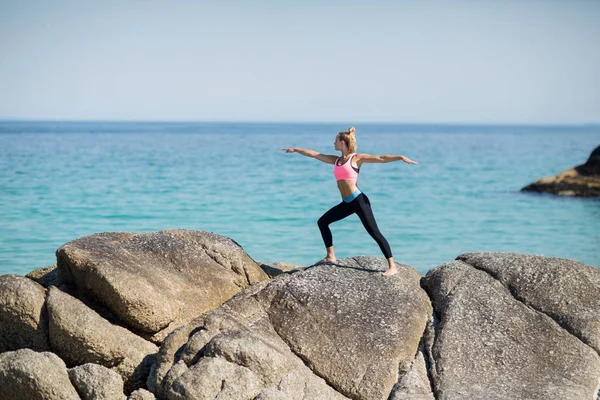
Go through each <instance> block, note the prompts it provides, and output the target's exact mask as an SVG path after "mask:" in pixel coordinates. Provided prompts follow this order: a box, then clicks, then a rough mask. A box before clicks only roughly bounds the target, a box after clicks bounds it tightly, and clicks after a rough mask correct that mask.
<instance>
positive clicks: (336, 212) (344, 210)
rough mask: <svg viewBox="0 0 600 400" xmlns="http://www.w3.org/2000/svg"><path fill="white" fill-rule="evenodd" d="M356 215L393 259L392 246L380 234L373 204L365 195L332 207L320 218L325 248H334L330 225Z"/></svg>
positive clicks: (386, 254)
mask: <svg viewBox="0 0 600 400" xmlns="http://www.w3.org/2000/svg"><path fill="white" fill-rule="evenodd" d="M354 213H356V215H358V218H360V221H361V222H362V224H363V226H364V227H365V229H366V230H367V232H368V233H369V235H371V237H372V238H373V239H375V241H376V242H377V244H378V245H379V248H380V249H381V251H382V252H383V255H384V256H385V258H390V257H392V250H390V245H389V244H388V242H387V240H385V238H384V237H383V235H382V234H381V232H379V228H378V227H377V222H375V217H374V216H373V210H372V209H371V202H370V201H369V198H368V197H367V195H366V194H364V193H361V194H359V195H358V197H356V198H355V199H354V200H352V201H351V202H350V203H346V202H345V201H342V202H341V203H340V204H338V205H337V206H334V207H332V208H331V209H330V210H329V211H327V212H326V213H325V214H323V216H322V217H321V218H319V221H318V222H317V224H318V225H319V229H320V230H321V236H323V242H325V247H331V246H333V236H332V235H331V230H330V229H329V224H332V223H334V222H336V221H339V220H341V219H344V218H346V217H347V216H349V215H352V214H354Z"/></svg>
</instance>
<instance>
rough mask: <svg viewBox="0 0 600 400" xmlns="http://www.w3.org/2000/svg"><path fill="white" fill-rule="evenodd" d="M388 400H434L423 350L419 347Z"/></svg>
mask: <svg viewBox="0 0 600 400" xmlns="http://www.w3.org/2000/svg"><path fill="white" fill-rule="evenodd" d="M389 400H435V397H434V396H433V393H432V388H431V383H430V382H429V378H428V376H427V365H426V362H425V350H424V348H423V346H422V345H420V346H419V351H418V353H417V356H416V357H415V359H414V360H413V363H412V365H411V366H410V369H409V370H408V372H406V373H405V374H404V376H403V377H402V378H401V380H400V381H399V382H398V383H396V385H395V386H394V389H393V390H392V393H391V395H390V397H389Z"/></svg>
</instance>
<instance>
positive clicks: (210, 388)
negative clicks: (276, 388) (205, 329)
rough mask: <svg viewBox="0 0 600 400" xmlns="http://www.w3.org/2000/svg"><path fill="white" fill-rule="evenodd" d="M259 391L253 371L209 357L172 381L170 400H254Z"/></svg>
mask: <svg viewBox="0 0 600 400" xmlns="http://www.w3.org/2000/svg"><path fill="white" fill-rule="evenodd" d="M259 392H260V379H259V378H258V377H257V376H256V375H255V374H254V373H253V372H252V371H251V370H250V369H248V368H246V367H243V366H240V365H236V364H233V363H230V362H227V361H225V360H222V359H220V358H212V357H206V358H202V359H201V360H200V361H199V362H198V363H197V364H195V365H194V366H192V367H191V368H190V369H188V370H187V371H186V372H184V373H183V374H181V376H180V377H179V378H177V379H176V380H175V381H174V382H173V385H172V386H171V388H170V389H169V392H168V393H167V399H169V400H175V399H177V400H212V399H252V398H254V397H255V396H256V395H258V393H259Z"/></svg>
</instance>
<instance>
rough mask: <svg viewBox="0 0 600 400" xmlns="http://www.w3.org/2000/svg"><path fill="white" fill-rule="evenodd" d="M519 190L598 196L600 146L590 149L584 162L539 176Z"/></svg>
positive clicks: (575, 195)
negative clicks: (588, 155) (564, 169)
mask: <svg viewBox="0 0 600 400" xmlns="http://www.w3.org/2000/svg"><path fill="white" fill-rule="evenodd" d="M521 191H523V192H538V193H548V194H553V195H557V196H567V197H568V196H572V197H600V146H598V147H596V148H595V149H594V151H592V154H590V157H589V158H588V160H587V161H586V162H585V164H581V165H578V166H576V167H573V168H570V169H568V170H566V171H563V172H561V173H559V174H558V175H555V176H547V177H545V178H541V179H539V180H537V181H535V182H532V183H530V184H529V185H527V186H525V187H523V188H522V189H521Z"/></svg>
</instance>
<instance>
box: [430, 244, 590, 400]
mask: <svg viewBox="0 0 600 400" xmlns="http://www.w3.org/2000/svg"><path fill="white" fill-rule="evenodd" d="M458 260H459V261H455V262H452V263H448V264H444V265H442V266H440V267H437V268H435V269H433V270H431V271H429V272H428V273H427V276H426V278H425V279H424V281H423V283H424V286H425V288H426V289H427V291H428V292H429V294H430V296H431V298H432V301H433V305H434V310H435V313H436V319H437V322H436V323H435V325H434V333H433V335H432V341H431V343H429V353H430V356H431V357H430V361H431V365H432V367H431V373H430V375H431V378H432V381H433V386H434V389H435V394H436V396H437V398H438V399H465V398H473V399H475V398H477V399H479V398H481V399H483V398H485V399H507V398H526V399H540V400H541V399H547V398H560V399H573V400H575V399H585V398H587V399H592V398H593V397H594V394H595V391H596V389H597V387H598V384H599V383H600V379H599V378H600V357H599V355H598V353H597V351H596V350H595V349H594V348H593V347H591V346H590V345H588V344H586V343H584V342H583V341H582V340H581V339H580V337H588V339H587V341H588V342H589V343H591V344H593V343H594V340H593V339H592V338H593V337H595V335H594V333H595V334H596V335H597V328H596V332H591V331H593V330H594V326H597V325H596V324H597V319H598V315H599V314H598V310H600V308H599V306H600V304H599V301H600V298H599V293H600V292H599V290H600V286H599V285H598V282H599V281H598V279H599V278H600V271H598V270H595V269H593V268H591V267H589V266H585V265H583V264H579V263H574V262H573V261H569V260H560V259H552V258H549V257H542V256H529V255H518V254H497V253H496V254H494V253H476V254H465V255H462V256H459V258H458ZM559 271H562V272H563V273H564V275H563V274H562V273H558V272H559ZM574 277H575V280H573V278H574ZM588 279H589V281H588V282H587V283H586V284H585V285H584V286H583V288H582V292H583V298H582V300H579V299H574V298H573V297H571V296H573V295H575V297H577V293H575V292H574V291H573V290H572V289H573V288H574V287H575V285H577V284H578V283H581V282H585V281H587V280H588ZM552 280H554V282H550V281H552ZM594 293H595V294H594ZM586 296H587V298H586ZM586 299H587V300H590V303H589V304H587V305H586V304H584V302H585V301H586ZM546 301H548V304H544V303H545V302H546ZM565 309H570V310H571V312H572V313H573V314H572V315H571V317H570V318H564V319H561V313H563V312H564V310H565ZM563 326H568V327H571V330H572V332H574V333H576V334H578V335H579V337H578V336H576V335H574V334H572V333H570V332H569V331H568V330H567V329H565V328H564V327H563ZM575 327H578V328H575ZM582 332H586V334H583V333H582ZM585 335H587V336H585Z"/></svg>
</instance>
